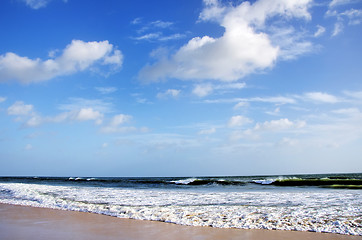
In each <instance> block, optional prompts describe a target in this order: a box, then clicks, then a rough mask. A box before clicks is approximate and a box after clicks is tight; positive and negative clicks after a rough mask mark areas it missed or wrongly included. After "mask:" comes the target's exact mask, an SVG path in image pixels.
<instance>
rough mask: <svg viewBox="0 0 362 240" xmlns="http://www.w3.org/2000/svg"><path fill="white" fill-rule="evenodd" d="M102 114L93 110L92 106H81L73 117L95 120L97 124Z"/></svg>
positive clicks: (80, 119)
mask: <svg viewBox="0 0 362 240" xmlns="http://www.w3.org/2000/svg"><path fill="white" fill-rule="evenodd" d="M102 118H103V114H102V113H100V112H98V111H95V110H93V109H92V108H82V109H80V110H79V111H78V112H77V113H76V115H75V117H74V119H75V120H77V121H81V122H82V121H89V120H95V121H96V123H97V124H101V123H102Z"/></svg>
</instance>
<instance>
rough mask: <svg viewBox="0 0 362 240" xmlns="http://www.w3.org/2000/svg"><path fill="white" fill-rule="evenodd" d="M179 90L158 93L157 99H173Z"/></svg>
mask: <svg viewBox="0 0 362 240" xmlns="http://www.w3.org/2000/svg"><path fill="white" fill-rule="evenodd" d="M180 92H181V90H177V89H167V90H166V91H165V92H162V93H158V94H157V97H158V98H167V97H173V98H176V97H178V96H179V95H180Z"/></svg>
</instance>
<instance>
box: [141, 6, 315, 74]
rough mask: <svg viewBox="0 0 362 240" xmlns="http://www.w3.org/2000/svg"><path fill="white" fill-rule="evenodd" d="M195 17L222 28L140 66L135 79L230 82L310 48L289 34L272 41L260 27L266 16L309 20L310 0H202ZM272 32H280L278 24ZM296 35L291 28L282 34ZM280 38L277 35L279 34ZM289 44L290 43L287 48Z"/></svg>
mask: <svg viewBox="0 0 362 240" xmlns="http://www.w3.org/2000/svg"><path fill="white" fill-rule="evenodd" d="M204 3H205V8H204V10H203V11H202V12H201V14H200V18H199V20H200V21H213V22H216V23H218V24H220V25H221V26H222V27H224V29H225V32H224V34H223V36H221V37H219V38H213V37H210V36H203V37H195V38H193V39H191V40H190V41H189V42H188V43H187V44H185V45H184V46H182V47H181V48H180V49H178V50H177V51H176V52H175V53H174V54H173V55H171V56H169V57H167V58H163V59H161V60H159V61H157V62H156V63H154V64H150V65H147V66H145V67H144V68H143V69H142V70H141V71H140V74H139V77H140V79H144V80H148V81H157V80H161V79H165V78H177V79H183V80H197V79H214V80H221V81H235V80H237V79H240V78H242V77H244V76H245V75H248V74H250V73H254V72H258V71H263V70H265V69H268V68H271V67H273V66H274V64H275V62H276V60H277V59H278V58H280V57H283V58H285V59H287V58H292V57H295V56H296V55H299V54H302V53H304V52H306V51H309V50H310V47H311V46H310V43H308V42H303V41H301V40H300V39H299V37H294V38H293V41H292V42H290V41H289V42H285V46H286V47H285V49H284V46H282V45H278V42H272V39H273V37H271V36H272V35H273V34H274V33H276V32H274V33H267V31H268V29H271V28H270V26H266V25H268V24H266V22H267V20H268V19H271V18H272V17H278V18H279V17H282V18H283V17H285V18H284V19H291V18H303V19H307V20H309V19H310V15H309V13H308V6H309V3H310V1H309V0H303V1H284V0H276V1H269V0H259V1H256V2H255V3H253V4H251V3H250V2H247V1H246V2H242V3H241V4H239V5H238V6H235V7H234V6H231V5H229V6H227V7H226V6H222V4H221V3H219V2H218V1H216V0H205V1H204ZM277 32H280V31H279V29H278V31H277ZM285 36H288V38H289V39H290V37H291V36H297V35H296V34H295V33H294V31H292V32H289V33H288V34H287V35H285ZM279 39H280V37H279ZM292 46H295V48H292Z"/></svg>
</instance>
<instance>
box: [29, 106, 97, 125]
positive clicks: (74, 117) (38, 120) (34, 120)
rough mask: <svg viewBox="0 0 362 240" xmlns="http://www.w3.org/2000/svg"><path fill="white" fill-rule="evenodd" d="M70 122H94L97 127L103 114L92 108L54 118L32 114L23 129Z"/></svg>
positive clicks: (65, 113)
mask: <svg viewBox="0 0 362 240" xmlns="http://www.w3.org/2000/svg"><path fill="white" fill-rule="evenodd" d="M71 121H78V122H84V121H94V122H95V123H96V124H97V125H99V124H101V123H102V121H103V114H102V113H100V112H99V111H96V110H94V109H92V108H81V109H78V110H73V111H69V112H63V113H60V114H58V115H56V116H46V117H42V116H40V115H38V114H35V113H33V114H32V116H31V117H30V118H29V119H28V120H26V121H25V123H24V126H25V127H37V126H40V125H42V124H46V123H62V122H71Z"/></svg>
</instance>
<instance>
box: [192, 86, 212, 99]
mask: <svg viewBox="0 0 362 240" xmlns="http://www.w3.org/2000/svg"><path fill="white" fill-rule="evenodd" d="M212 91H214V88H213V86H212V85H211V84H198V85H196V86H195V87H194V89H193V90H192V93H193V94H195V95H196V96H198V97H205V96H207V95H209V94H210V93H212Z"/></svg>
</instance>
